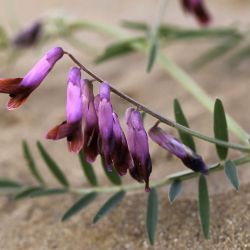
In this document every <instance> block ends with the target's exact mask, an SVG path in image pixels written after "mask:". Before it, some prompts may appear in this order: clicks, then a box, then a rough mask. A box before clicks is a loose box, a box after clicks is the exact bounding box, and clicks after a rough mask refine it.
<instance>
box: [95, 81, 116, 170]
mask: <svg viewBox="0 0 250 250" xmlns="http://www.w3.org/2000/svg"><path fill="white" fill-rule="evenodd" d="M99 95H100V102H99V105H98V99H99V98H97V99H96V108H97V109H98V125H99V133H100V151H101V155H102V157H103V159H104V162H105V165H106V168H107V170H108V171H112V152H113V115H112V113H113V108H112V105H111V102H110V88H109V84H108V83H107V82H102V83H101V85H100V88H99Z"/></svg>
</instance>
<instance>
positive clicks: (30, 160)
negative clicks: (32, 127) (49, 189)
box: [22, 140, 45, 184]
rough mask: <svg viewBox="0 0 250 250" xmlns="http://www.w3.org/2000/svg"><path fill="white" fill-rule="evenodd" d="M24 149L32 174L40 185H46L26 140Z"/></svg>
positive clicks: (23, 145) (23, 144)
mask: <svg viewBox="0 0 250 250" xmlns="http://www.w3.org/2000/svg"><path fill="white" fill-rule="evenodd" d="M22 147H23V154H24V158H25V159H26V162H27V165H28V167H29V170H30V172H31V174H32V175H33V176H34V177H35V179H36V180H37V181H38V182H39V183H40V184H44V183H45V182H44V180H43V178H42V176H41V175H40V173H39V171H38V169H37V166H36V163H35V161H34V157H33V156H32V154H31V151H30V148H29V146H28V144H27V142H26V141H25V140H24V141H23V143H22Z"/></svg>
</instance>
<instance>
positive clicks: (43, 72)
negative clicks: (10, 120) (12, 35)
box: [0, 47, 64, 110]
mask: <svg viewBox="0 0 250 250" xmlns="http://www.w3.org/2000/svg"><path fill="white" fill-rule="evenodd" d="M63 53H64V52H63V49H62V48H60V47H55V48H53V49H51V50H50V51H49V52H48V53H46V54H45V55H44V56H43V57H42V58H41V59H40V60H39V61H38V62H37V63H36V64H35V65H34V66H33V68H32V69H31V70H30V71H29V72H28V73H27V75H26V76H25V77H24V78H0V93H6V94H9V95H10V100H9V102H8V105H7V108H8V109H9V110H12V109H15V108H18V107H19V106H20V105H22V104H23V103H24V102H25V100H26V99H27V98H28V96H29V95H30V94H31V92H32V91H33V90H34V89H36V88H37V87H38V86H39V85H40V84H41V82H42V81H43V80H44V78H45V77H46V76H47V75H48V74H49V72H50V71H51V70H52V68H53V67H54V65H55V63H56V62H57V61H58V60H59V59H60V58H61V57H62V56H63Z"/></svg>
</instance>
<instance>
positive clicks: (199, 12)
mask: <svg viewBox="0 0 250 250" xmlns="http://www.w3.org/2000/svg"><path fill="white" fill-rule="evenodd" d="M181 2H182V6H183V8H184V10H185V11H186V12H189V13H191V14H193V15H194V16H195V17H196V18H197V19H198V21H199V22H200V23H201V24H203V25H207V24H208V23H209V22H210V20H211V17H210V15H209V13H208V11H207V9H206V8H205V5H204V1H203V0H181Z"/></svg>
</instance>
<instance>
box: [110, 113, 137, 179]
mask: <svg viewBox="0 0 250 250" xmlns="http://www.w3.org/2000/svg"><path fill="white" fill-rule="evenodd" d="M113 134H114V135H113V136H114V150H113V155H112V160H113V166H114V167H115V169H116V171H117V172H118V174H119V175H121V176H122V175H125V174H126V173H127V170H128V169H131V168H133V160H132V157H131V154H130V152H129V149H128V144H127V140H126V137H125V135H124V132H123V131H122V128H121V125H120V122H119V119H118V116H117V114H116V113H115V112H113Z"/></svg>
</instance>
